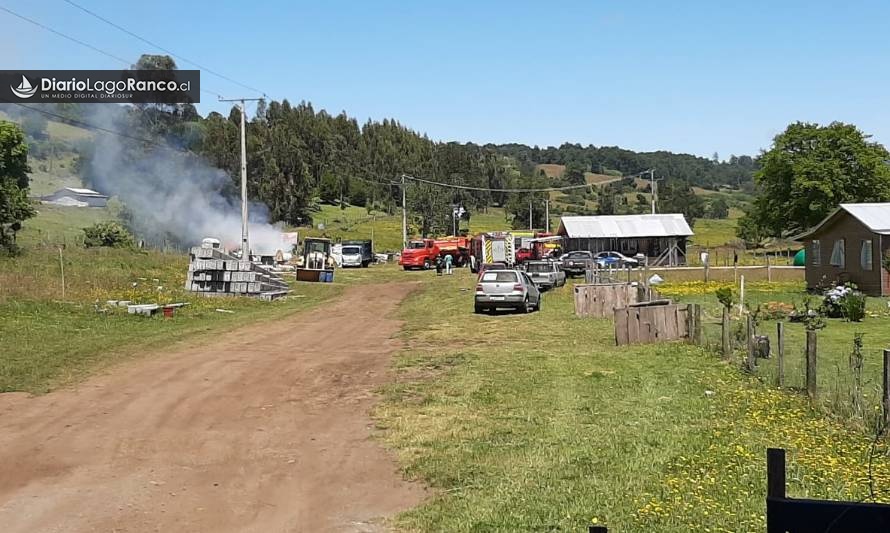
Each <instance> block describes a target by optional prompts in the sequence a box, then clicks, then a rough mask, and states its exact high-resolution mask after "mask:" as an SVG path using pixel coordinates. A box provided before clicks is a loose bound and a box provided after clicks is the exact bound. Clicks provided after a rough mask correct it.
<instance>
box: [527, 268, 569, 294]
mask: <svg viewBox="0 0 890 533" xmlns="http://www.w3.org/2000/svg"><path fill="white" fill-rule="evenodd" d="M525 272H526V273H527V274H528V275H529V277H530V278H532V281H533V282H535V285H537V286H538V287H539V288H541V290H545V291H546V290H548V289H552V288H553V287H562V286H563V285H565V284H566V273H565V272H563V271H562V269H561V268H560V265H559V264H558V263H555V262H553V261H528V262H526V263H525Z"/></svg>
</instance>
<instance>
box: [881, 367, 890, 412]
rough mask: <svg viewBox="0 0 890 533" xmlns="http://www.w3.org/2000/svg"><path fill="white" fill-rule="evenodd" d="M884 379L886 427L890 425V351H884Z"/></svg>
mask: <svg viewBox="0 0 890 533" xmlns="http://www.w3.org/2000/svg"><path fill="white" fill-rule="evenodd" d="M883 377H884V379H883V380H882V381H883V385H884V387H883V390H882V391H881V392H882V399H883V402H882V403H883V404H884V427H885V428H886V426H887V425H888V424H890V350H884V376H883Z"/></svg>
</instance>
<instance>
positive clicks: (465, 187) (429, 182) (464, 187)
mask: <svg viewBox="0 0 890 533" xmlns="http://www.w3.org/2000/svg"><path fill="white" fill-rule="evenodd" d="M646 173H648V171H646V172H639V173H637V174H631V175H629V176H622V177H621V179H625V178H636V177H640V176H642V175H643V174H646ZM404 177H405V179H409V180H412V181H417V182H420V183H426V184H427V185H436V186H439V187H447V188H450V189H459V190H465V191H479V192H503V193H537V192H560V191H570V190H573V189H587V188H590V187H593V186H594V185H596V184H595V183H585V184H584V185H566V186H564V187H544V188H537V189H531V188H529V189H526V188H518V189H495V188H489V187H473V186H470V185H456V184H453V183H442V182H439V181H433V180H428V179H424V178H416V177H414V176H408V175H405V176H404Z"/></svg>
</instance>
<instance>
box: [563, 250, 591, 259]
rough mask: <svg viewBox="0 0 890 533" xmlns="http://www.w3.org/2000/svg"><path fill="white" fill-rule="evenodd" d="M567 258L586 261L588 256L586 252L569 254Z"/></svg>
mask: <svg viewBox="0 0 890 533" xmlns="http://www.w3.org/2000/svg"><path fill="white" fill-rule="evenodd" d="M565 257H567V258H569V259H586V258H587V257H588V255H587V253H586V252H569V253H567V254H566V255H565Z"/></svg>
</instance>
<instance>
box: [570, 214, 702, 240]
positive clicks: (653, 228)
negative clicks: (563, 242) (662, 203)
mask: <svg viewBox="0 0 890 533" xmlns="http://www.w3.org/2000/svg"><path fill="white" fill-rule="evenodd" d="M559 233H561V234H565V235H568V236H569V237H570V238H573V239H579V238H580V239H598V238H608V237H689V236H690V235H692V234H693V233H692V229H691V228H690V227H689V224H688V223H687V222H686V218H684V217H683V215H682V214H679V213H672V214H664V215H602V216H576V217H562V219H561V220H560V222H559Z"/></svg>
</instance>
